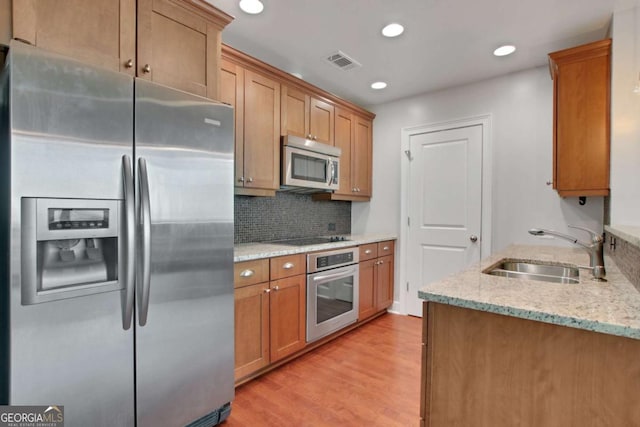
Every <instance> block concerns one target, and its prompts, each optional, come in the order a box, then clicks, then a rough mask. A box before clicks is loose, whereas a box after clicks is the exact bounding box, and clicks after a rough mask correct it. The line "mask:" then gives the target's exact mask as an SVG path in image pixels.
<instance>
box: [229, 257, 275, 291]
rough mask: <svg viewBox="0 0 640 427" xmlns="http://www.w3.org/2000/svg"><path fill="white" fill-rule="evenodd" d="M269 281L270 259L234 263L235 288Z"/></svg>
mask: <svg viewBox="0 0 640 427" xmlns="http://www.w3.org/2000/svg"><path fill="white" fill-rule="evenodd" d="M268 281H269V260H268V259H257V260H253V261H244V262H237V263H235V264H234V265H233V286H234V287H235V288H241V287H243V286H248V285H253V284H256V283H261V282H268Z"/></svg>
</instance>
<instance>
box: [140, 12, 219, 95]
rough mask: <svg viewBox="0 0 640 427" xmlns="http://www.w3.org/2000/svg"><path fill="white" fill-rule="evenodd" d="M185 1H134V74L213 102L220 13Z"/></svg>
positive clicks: (217, 65) (216, 72)
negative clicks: (136, 30)
mask: <svg viewBox="0 0 640 427" xmlns="http://www.w3.org/2000/svg"><path fill="white" fill-rule="evenodd" d="M194 3H195V2H193V1H191V0H183V1H176V0H173V1H172V0H138V64H137V74H138V76H140V77H142V78H145V79H149V80H152V81H154V82H157V83H160V84H164V85H167V86H170V87H173V88H176V89H181V90H184V91H185V92H190V93H194V94H196V95H200V96H206V97H209V98H212V99H218V96H219V93H218V86H219V67H220V43H221V36H220V33H221V31H222V28H223V27H224V24H220V22H217V21H214V20H213V19H214V18H215V17H216V16H217V14H219V13H220V12H219V11H217V10H216V9H214V8H213V7H205V6H203V5H206V3H200V2H198V3H197V4H198V6H197V7H196V6H194Z"/></svg>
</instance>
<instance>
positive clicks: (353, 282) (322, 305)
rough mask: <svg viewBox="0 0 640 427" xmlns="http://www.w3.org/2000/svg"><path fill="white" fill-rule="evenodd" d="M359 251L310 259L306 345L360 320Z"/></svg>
mask: <svg viewBox="0 0 640 427" xmlns="http://www.w3.org/2000/svg"><path fill="white" fill-rule="evenodd" d="M358 253H359V252H358V248H344V249H334V250H330V251H326V252H317V253H312V254H309V255H307V273H308V274H307V342H312V341H316V340H318V339H320V338H322V337H324V336H327V335H329V334H331V333H332V332H335V331H337V330H339V329H341V328H343V327H345V326H347V325H350V324H351V323H355V322H356V321H357V320H358V279H359V276H358Z"/></svg>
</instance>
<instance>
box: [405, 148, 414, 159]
mask: <svg viewBox="0 0 640 427" xmlns="http://www.w3.org/2000/svg"><path fill="white" fill-rule="evenodd" d="M404 154H406V156H407V159H409V161H411V160H413V157H411V150H404Z"/></svg>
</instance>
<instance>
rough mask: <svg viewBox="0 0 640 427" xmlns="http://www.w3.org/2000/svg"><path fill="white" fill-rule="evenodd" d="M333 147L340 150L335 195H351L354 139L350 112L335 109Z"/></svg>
mask: <svg viewBox="0 0 640 427" xmlns="http://www.w3.org/2000/svg"><path fill="white" fill-rule="evenodd" d="M334 135H335V140H334V141H335V146H336V147H338V148H340V149H341V150H342V153H340V176H339V183H340V187H339V188H338V190H336V191H335V193H336V194H344V195H349V196H350V195H351V194H353V191H352V190H353V185H351V162H352V159H351V146H352V145H353V143H354V139H355V118H354V116H353V115H352V114H351V112H349V111H347V110H343V109H340V108H336V119H335V134H334Z"/></svg>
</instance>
